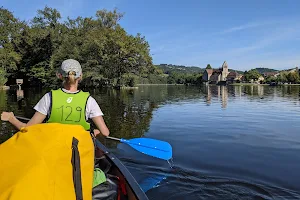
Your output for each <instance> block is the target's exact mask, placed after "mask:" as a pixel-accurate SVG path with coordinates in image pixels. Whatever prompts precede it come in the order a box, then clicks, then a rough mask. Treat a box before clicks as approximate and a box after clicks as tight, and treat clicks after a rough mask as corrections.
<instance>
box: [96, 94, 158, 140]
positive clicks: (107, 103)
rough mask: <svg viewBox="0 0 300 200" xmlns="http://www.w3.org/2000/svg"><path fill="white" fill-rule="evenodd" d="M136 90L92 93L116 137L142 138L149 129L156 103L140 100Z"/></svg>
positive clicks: (112, 133)
mask: <svg viewBox="0 0 300 200" xmlns="http://www.w3.org/2000/svg"><path fill="white" fill-rule="evenodd" d="M136 92H137V91H135V90H121V91H117V90H112V89H103V90H98V91H91V95H92V96H93V97H94V98H95V99H96V100H97V102H98V103H99V104H100V107H101V109H102V111H103V113H104V119H105V122H106V123H107V126H108V128H109V129H110V132H111V135H112V136H115V137H124V138H134V137H141V136H142V135H143V134H144V133H145V132H146V131H148V129H149V124H150V121H151V119H152V111H153V109H154V108H155V107H156V105H155V103H154V102H150V101H149V100H142V101H141V100H139V99H138V98H136V97H135V93H136Z"/></svg>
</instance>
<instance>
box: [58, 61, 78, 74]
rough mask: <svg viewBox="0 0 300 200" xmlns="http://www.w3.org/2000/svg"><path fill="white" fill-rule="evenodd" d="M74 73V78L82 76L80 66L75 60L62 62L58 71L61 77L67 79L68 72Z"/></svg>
mask: <svg viewBox="0 0 300 200" xmlns="http://www.w3.org/2000/svg"><path fill="white" fill-rule="evenodd" d="M72 71H73V72H75V78H79V77H80V76H81V74H82V69H81V65H80V63H79V62H78V61H77V60H74V59H67V60H64V61H63V62H62V64H61V66H60V68H59V70H58V72H59V73H60V74H61V75H62V76H63V77H68V75H69V72H72Z"/></svg>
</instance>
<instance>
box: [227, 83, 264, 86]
mask: <svg viewBox="0 0 300 200" xmlns="http://www.w3.org/2000/svg"><path fill="white" fill-rule="evenodd" d="M228 85H233V86H243V85H269V84H266V83H265V84H257V83H232V84H228Z"/></svg>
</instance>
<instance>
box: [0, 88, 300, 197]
mask: <svg viewBox="0 0 300 200" xmlns="http://www.w3.org/2000/svg"><path fill="white" fill-rule="evenodd" d="M48 91H49V90H47V89H43V90H38V89H30V90H28V89H24V91H23V94H18V93H17V92H16V91H0V112H2V111H3V110H8V111H13V112H15V114H16V115H19V116H24V117H31V116H32V115H33V113H34V110H33V107H34V105H35V104H36V103H37V102H38V100H39V99H40V98H41V97H42V96H43V95H44V94H45V93H46V92H48ZM89 92H90V93H91V95H92V96H93V97H94V98H95V99H96V100H97V102H98V103H99V105H100V107H101V109H102V111H103V113H104V118H105V121H106V122H107V125H108V127H109V129H110V131H111V135H112V136H114V137H123V138H133V137H142V136H143V135H145V134H146V135H147V137H151V138H157V139H161V140H166V141H168V142H170V144H171V145H172V147H173V151H174V152H173V155H174V166H175V167H174V169H176V172H174V171H173V169H172V170H170V167H169V165H168V163H166V162H159V161H158V160H157V159H156V160H155V159H153V158H149V157H147V156H145V155H143V154H140V153H138V152H135V151H134V150H132V149H130V148H127V149H125V148H120V146H122V145H119V148H116V146H117V144H118V143H116V142H111V141H109V140H107V141H106V143H105V145H107V146H108V147H110V148H112V149H113V150H114V151H116V153H117V155H118V156H119V158H121V160H122V162H124V163H125V164H126V166H127V167H128V166H129V169H130V170H131V172H132V173H133V174H134V175H135V177H136V178H137V180H138V181H139V182H140V183H141V184H143V183H147V184H145V185H144V186H145V189H149V188H152V186H151V184H152V180H153V181H154V183H155V184H156V181H157V180H160V179H157V178H155V177H152V175H157V174H158V175H165V176H166V177H167V178H166V179H163V180H162V181H161V182H159V181H158V182H159V187H158V188H155V189H150V190H149V192H148V195H149V196H150V197H153V198H152V199H160V198H162V197H163V196H166V198H168V197H170V196H172V199H183V198H185V197H189V199H201V198H204V199H205V198H206V197H211V198H214V197H215V198H218V199H226V198H227V199H242V198H243V197H245V198H248V197H249V199H255V198H257V199H271V197H270V196H272V197H273V198H275V199H289V198H290V199H297V198H298V199H299V197H300V195H299V194H298V193H296V192H295V193H294V191H299V190H300V188H299V185H300V184H299V180H300V177H299V173H297V171H298V169H299V163H300V157H299V148H300V146H299V145H300V143H299V134H298V132H299V128H300V125H299V123H298V121H299V120H298V118H297V116H299V112H300V109H299V106H300V105H299V102H300V101H299V98H300V93H299V92H300V87H299V86H278V87H270V86H260V85H257V86H253V85H252V86H250V85H248V86H246V85H245V86H213V85H209V86H201V87H192V86H188V87H187V86H165V85H164V86H139V88H138V89H131V90H121V91H116V90H112V89H108V88H104V89H101V90H98V89H92V90H90V91H89ZM22 95H23V96H24V98H23V99H22V101H21V102H22V103H18V102H20V101H18V100H19V99H20V98H18V96H22ZM203 116H205V117H203ZM287 119H288V120H287ZM0 126H1V129H0V143H1V142H3V141H5V140H7V139H8V138H9V137H10V136H11V134H12V133H13V132H14V129H13V128H12V127H11V126H10V125H8V124H7V123H2V124H0ZM99 139H100V140H101V141H102V142H105V141H103V138H99ZM123 147H127V146H126V145H123ZM118 152H119V153H118ZM191 155H196V157H195V159H194V158H193V159H191ZM156 166H157V167H156ZM287 169H288V170H287ZM148 175H149V176H150V175H151V176H150V179H144V177H145V176H147V178H149V177H148ZM149 182H150V183H151V184H150V186H151V187H150V186H149ZM265 190H267V193H266V192H264V191H265ZM176 191H181V192H180V193H176ZM225 197H226V198H225ZM150 199H151V198H150ZM206 199H210V198H206Z"/></svg>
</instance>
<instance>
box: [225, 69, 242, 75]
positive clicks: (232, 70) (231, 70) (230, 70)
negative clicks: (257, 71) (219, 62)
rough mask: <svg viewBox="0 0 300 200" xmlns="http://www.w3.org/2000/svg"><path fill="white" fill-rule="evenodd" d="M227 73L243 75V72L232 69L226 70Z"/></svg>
mask: <svg viewBox="0 0 300 200" xmlns="http://www.w3.org/2000/svg"><path fill="white" fill-rule="evenodd" d="M228 71H229V72H237V73H239V74H244V72H243V71H240V70H234V69H230V68H229V69H228Z"/></svg>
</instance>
